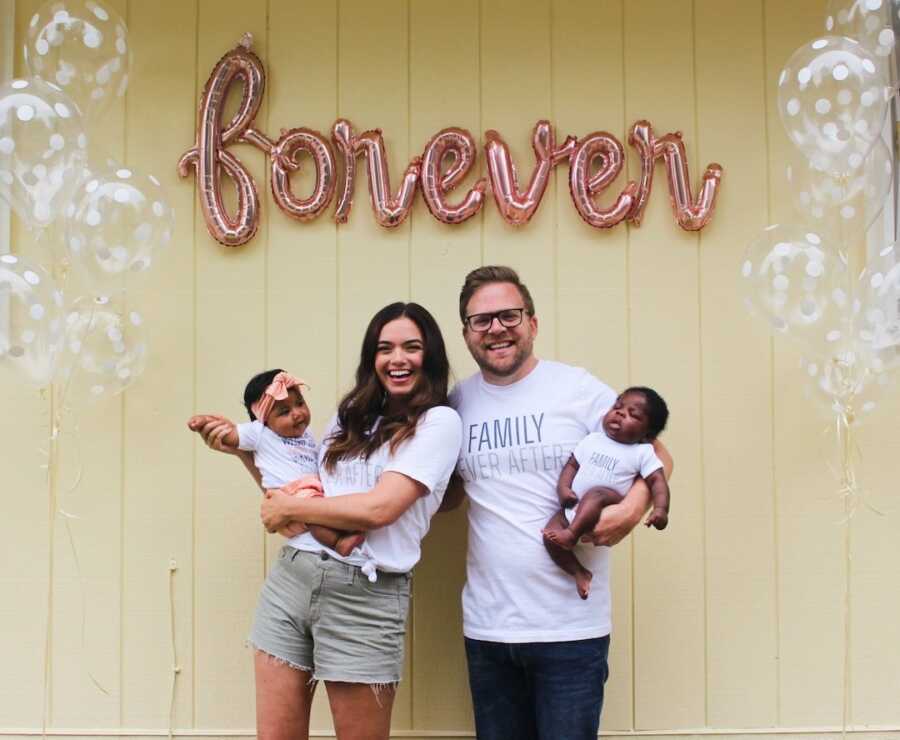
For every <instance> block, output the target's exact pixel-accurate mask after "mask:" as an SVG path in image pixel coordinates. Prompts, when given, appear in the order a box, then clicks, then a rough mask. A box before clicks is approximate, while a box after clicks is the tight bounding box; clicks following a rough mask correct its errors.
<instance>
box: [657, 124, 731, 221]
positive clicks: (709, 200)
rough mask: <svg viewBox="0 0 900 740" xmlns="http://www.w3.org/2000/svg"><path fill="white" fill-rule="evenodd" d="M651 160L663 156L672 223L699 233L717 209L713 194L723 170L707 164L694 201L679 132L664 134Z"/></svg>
mask: <svg viewBox="0 0 900 740" xmlns="http://www.w3.org/2000/svg"><path fill="white" fill-rule="evenodd" d="M653 154H654V157H662V158H663V161H664V162H665V164H666V174H667V175H668V179H669V199H670V200H671V201H672V210H673V211H674V212H675V221H676V222H677V223H678V225H679V226H680V227H681V228H682V229H685V230H686V231H699V230H700V229H702V228H703V227H704V226H706V224H708V223H709V220H710V219H711V218H712V215H713V211H714V210H715V208H716V193H717V192H718V189H719V183H720V182H721V181H722V167H721V165H718V164H715V163H713V164H710V165H707V167H706V172H704V173H703V185H702V186H701V187H700V192H699V193H698V194H697V201H696V203H695V202H694V199H693V197H692V195H691V176H690V173H689V172H688V165H687V155H686V154H685V151H684V142H683V141H682V140H681V133H680V132H676V133H674V134H666V135H665V136H663V137H662V138H661V139H657V140H656V141H655V143H654V145H653Z"/></svg>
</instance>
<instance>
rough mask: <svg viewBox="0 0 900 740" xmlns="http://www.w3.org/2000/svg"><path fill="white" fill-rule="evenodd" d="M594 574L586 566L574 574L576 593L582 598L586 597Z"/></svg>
mask: <svg viewBox="0 0 900 740" xmlns="http://www.w3.org/2000/svg"><path fill="white" fill-rule="evenodd" d="M593 577H594V574H593V573H591V571H589V570H588V569H587V568H582V569H581V570H579V571H578V572H577V573H576V574H575V587H576V588H577V589H578V595H579V596H580V597H581V598H582V599H586V598H587V597H588V594H590V592H591V579H592V578H593Z"/></svg>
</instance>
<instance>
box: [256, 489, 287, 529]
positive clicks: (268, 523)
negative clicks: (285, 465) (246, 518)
mask: <svg viewBox="0 0 900 740" xmlns="http://www.w3.org/2000/svg"><path fill="white" fill-rule="evenodd" d="M293 498H294V497H293V496H291V495H290V494H288V493H285V492H284V491H282V490H281V489H280V488H274V489H270V490H268V491H266V495H265V496H264V497H263V500H262V505H261V507H260V516H261V517H262V523H263V526H264V527H265V528H266V531H268V532H277V531H279V530H281V529H284V528H285V527H287V526H288V525H290V523H291V517H290V515H289V513H288V507H289V504H290V503H291V501H292V500H293Z"/></svg>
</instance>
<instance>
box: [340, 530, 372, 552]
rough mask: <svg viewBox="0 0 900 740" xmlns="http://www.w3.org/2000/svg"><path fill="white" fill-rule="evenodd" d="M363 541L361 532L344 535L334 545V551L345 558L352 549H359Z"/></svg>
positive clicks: (363, 536) (364, 537)
mask: <svg viewBox="0 0 900 740" xmlns="http://www.w3.org/2000/svg"><path fill="white" fill-rule="evenodd" d="M365 539H366V536H365V535H364V534H363V533H362V532H352V533H350V534H345V535H344V536H343V537H341V538H340V539H338V541H337V542H335V543H334V551H335V552H336V553H337V554H338V555H341V556H343V557H347V556H348V555H349V554H350V553H351V552H353V548H354V547H359V546H360V545H361V544H362V543H363V540H365Z"/></svg>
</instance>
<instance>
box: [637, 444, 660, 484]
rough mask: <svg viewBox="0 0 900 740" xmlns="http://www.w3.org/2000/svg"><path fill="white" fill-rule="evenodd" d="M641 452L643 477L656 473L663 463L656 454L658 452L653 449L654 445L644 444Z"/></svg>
mask: <svg viewBox="0 0 900 740" xmlns="http://www.w3.org/2000/svg"><path fill="white" fill-rule="evenodd" d="M640 447H641V448H640V452H639V460H638V462H639V463H640V466H641V468H640V473H641V477H642V478H647V477H648V476H649V475H650V474H651V473H655V472H656V471H657V470H659V469H660V468H661V467H662V466H663V464H662V461H661V460H660V459H659V458H658V457H657V456H656V452H655V451H654V450H653V445H647V444H643V445H641V446H640Z"/></svg>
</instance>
